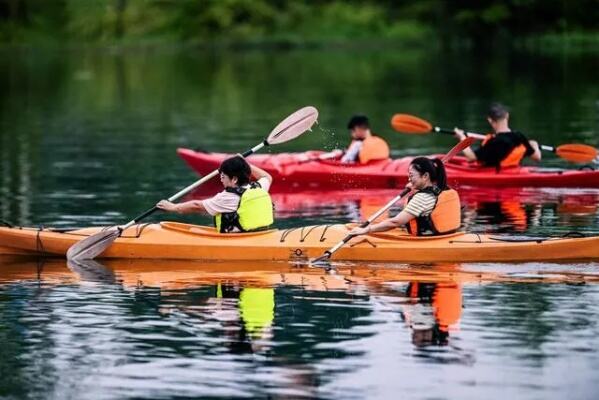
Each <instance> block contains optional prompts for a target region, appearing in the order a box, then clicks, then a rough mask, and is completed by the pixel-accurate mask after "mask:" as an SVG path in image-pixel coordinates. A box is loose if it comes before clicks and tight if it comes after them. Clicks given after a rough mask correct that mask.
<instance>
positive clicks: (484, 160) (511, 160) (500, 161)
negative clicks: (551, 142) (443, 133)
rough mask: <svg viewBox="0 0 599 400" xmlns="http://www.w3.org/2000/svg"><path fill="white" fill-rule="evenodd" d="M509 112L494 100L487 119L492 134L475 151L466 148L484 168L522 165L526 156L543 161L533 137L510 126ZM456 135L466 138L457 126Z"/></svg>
mask: <svg viewBox="0 0 599 400" xmlns="http://www.w3.org/2000/svg"><path fill="white" fill-rule="evenodd" d="M509 118H510V113H509V111H508V109H507V107H505V106H504V105H502V104H500V103H493V104H491V107H490V108H489V112H488V113H487V121H488V122H489V124H490V125H491V128H493V133H491V134H489V135H487V137H486V138H485V139H484V140H483V142H482V144H481V146H480V147H479V148H478V149H476V150H472V149H471V148H470V147H467V148H466V149H464V155H465V156H466V158H467V159H468V161H477V162H478V163H479V164H481V165H482V166H485V167H495V168H497V169H500V168H501V167H513V166H518V165H520V161H521V160H522V159H523V158H524V157H530V158H531V159H533V160H535V161H541V149H540V148H539V144H538V143H537V142H536V141H534V140H528V139H527V138H526V136H524V135H523V134H522V133H521V132H518V131H512V130H511V129H510V127H509V124H508V122H509ZM455 136H456V138H458V139H460V140H464V139H465V138H466V134H465V133H464V131H463V130H461V129H458V128H455Z"/></svg>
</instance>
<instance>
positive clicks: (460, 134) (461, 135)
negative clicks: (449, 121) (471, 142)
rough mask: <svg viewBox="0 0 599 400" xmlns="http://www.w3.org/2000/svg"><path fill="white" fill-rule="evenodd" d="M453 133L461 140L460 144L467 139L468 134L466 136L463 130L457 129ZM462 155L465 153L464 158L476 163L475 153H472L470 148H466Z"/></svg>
mask: <svg viewBox="0 0 599 400" xmlns="http://www.w3.org/2000/svg"><path fill="white" fill-rule="evenodd" d="M453 131H454V132H455V135H454V136H455V137H456V138H458V139H460V142H461V141H462V140H464V139H466V134H464V131H463V130H461V129H458V128H455V129H454V130H453ZM462 153H464V156H465V157H466V159H467V160H468V161H476V154H474V151H472V149H471V148H470V147H466V148H465V149H464V150H462Z"/></svg>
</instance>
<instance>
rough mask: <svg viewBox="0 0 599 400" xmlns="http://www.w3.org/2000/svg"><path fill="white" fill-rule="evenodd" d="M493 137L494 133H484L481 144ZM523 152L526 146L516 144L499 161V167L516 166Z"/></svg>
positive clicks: (522, 156)
mask: <svg viewBox="0 0 599 400" xmlns="http://www.w3.org/2000/svg"><path fill="white" fill-rule="evenodd" d="M494 137H495V134H494V133H489V134H488V135H486V136H485V138H484V139H483V141H482V143H481V146H484V145H485V144H487V142H488V141H489V140H491V139H493V138H494ZM524 154H526V146H524V145H523V144H519V145H518V146H516V147H514V148H513V149H512V151H510V152H509V153H508V155H507V156H505V158H504V159H503V160H501V162H500V163H499V167H500V168H505V167H517V166H518V165H520V161H522V159H523V158H524Z"/></svg>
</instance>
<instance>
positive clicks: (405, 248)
mask: <svg viewBox="0 0 599 400" xmlns="http://www.w3.org/2000/svg"><path fill="white" fill-rule="evenodd" d="M351 227H352V225H348V226H346V225H313V226H304V227H298V228H292V229H285V230H278V229H273V230H268V231H260V232H250V233H236V234H219V233H217V232H216V231H215V230H214V228H211V227H206V226H199V225H189V224H183V223H178V222H162V223H159V224H142V225H134V226H132V227H130V228H128V229H126V230H125V231H124V232H123V234H122V235H121V237H119V238H118V239H116V240H115V241H114V243H113V244H112V245H111V246H110V247H108V249H106V250H105V251H104V252H103V253H102V254H100V255H99V258H131V259H187V260H255V261H260V260H264V261H298V260H308V259H310V258H314V257H318V256H320V255H322V254H323V252H324V251H325V250H327V249H329V248H330V247H331V246H332V245H334V244H336V243H338V242H339V241H340V240H341V239H343V238H344V237H345V236H346V235H347V234H348V232H349V229H351ZM101 229H102V228H84V229H79V230H75V231H69V232H57V231H52V230H51V229H35V228H0V250H1V251H3V252H4V253H0V254H23V253H27V254H31V255H44V256H64V255H65V254H66V252H67V250H68V248H69V247H70V246H71V245H73V244H74V243H76V242H78V241H79V240H82V239H84V238H86V237H88V236H90V235H93V234H96V233H98V232H100V230H101ZM590 259H599V236H594V237H582V238H528V239H515V240H514V239H513V238H510V236H505V235H503V236H502V235H487V234H477V233H463V232H457V233H453V234H449V235H443V236H435V237H413V236H410V235H408V234H406V233H405V232H404V231H401V230H394V231H391V232H386V233H375V234H370V235H365V236H360V237H356V238H353V239H352V240H351V241H350V242H349V243H348V244H347V245H346V246H344V247H343V248H342V249H340V250H339V251H338V252H337V253H336V254H335V256H334V258H333V260H338V261H341V260H345V261H375V262H406V263H410V262H423V263H432V262H477V261H479V262H487V261H488V262H517V261H561V260H563V261H565V260H590Z"/></svg>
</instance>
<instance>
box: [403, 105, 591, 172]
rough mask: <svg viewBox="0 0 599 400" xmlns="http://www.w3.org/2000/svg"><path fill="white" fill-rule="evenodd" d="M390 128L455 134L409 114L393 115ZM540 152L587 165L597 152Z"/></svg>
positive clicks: (578, 147) (571, 148)
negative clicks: (550, 153)
mask: <svg viewBox="0 0 599 400" xmlns="http://www.w3.org/2000/svg"><path fill="white" fill-rule="evenodd" d="M391 126H392V127H393V129H395V130H396V131H398V132H403V133H409V134H426V133H430V132H439V133H447V134H450V135H453V134H454V133H455V132H454V131H453V130H450V129H442V128H439V127H438V126H435V127H433V126H432V125H431V123H430V122H428V121H426V120H424V119H422V118H418V117H416V116H413V115H409V114H395V115H394V116H393V117H392V118H391ZM465 134H466V136H470V137H473V138H475V139H484V138H485V135H481V134H480V133H473V132H465ZM539 147H540V148H541V150H545V151H550V152H552V153H555V154H556V155H557V156H558V157H561V158H563V159H564V160H568V161H570V162H574V163H589V162H594V161H595V160H596V159H597V155H598V150H597V149H596V148H594V147H592V146H588V145H586V144H577V143H571V144H562V145H560V146H557V147H554V146H547V145H544V144H542V145H540V146H539Z"/></svg>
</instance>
